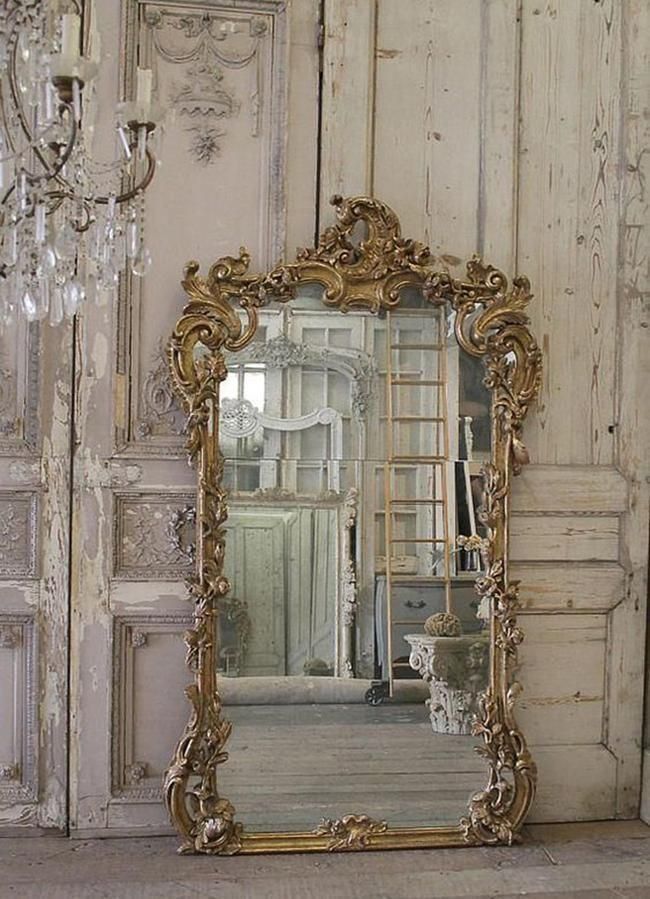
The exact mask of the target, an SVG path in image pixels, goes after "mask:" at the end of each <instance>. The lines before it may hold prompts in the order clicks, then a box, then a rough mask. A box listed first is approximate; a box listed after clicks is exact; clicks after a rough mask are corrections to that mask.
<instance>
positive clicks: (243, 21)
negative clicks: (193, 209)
mask: <svg viewBox="0 0 650 899" xmlns="http://www.w3.org/2000/svg"><path fill="white" fill-rule="evenodd" d="M144 21H145V23H146V25H147V26H148V28H149V30H150V33H151V35H152V40H153V46H154V48H155V50H156V52H157V53H158V55H159V56H160V58H161V59H163V60H165V61H166V62H168V63H171V64H173V65H178V66H186V68H185V71H184V73H183V80H182V81H180V82H175V83H174V84H173V85H172V88H171V92H170V96H169V101H170V105H171V106H172V108H174V109H175V110H176V112H177V114H178V116H179V117H180V118H181V119H182V120H185V121H187V122H188V125H187V128H186V130H187V132H188V134H189V135H190V144H189V152H190V155H191V156H192V157H193V159H194V160H195V162H197V163H198V164H199V165H203V166H208V165H211V164H213V163H214V162H215V161H216V160H217V159H218V157H219V155H220V153H221V142H222V138H223V137H225V135H226V130H225V129H224V128H221V127H220V126H219V124H218V123H219V122H220V121H221V120H223V119H229V118H232V117H234V116H236V115H237V114H238V113H239V110H240V108H241V103H240V102H239V100H238V99H237V98H236V97H235V94H234V90H233V88H232V87H231V86H230V85H229V84H228V81H227V79H226V77H225V71H226V70H231V71H232V70H237V69H245V68H249V67H250V68H251V70H252V81H251V86H250V89H249V95H250V117H251V134H252V136H253V137H257V136H258V135H259V134H260V131H261V119H262V113H263V89H264V71H263V65H262V59H261V53H260V49H261V44H262V41H263V40H264V38H265V37H266V35H267V33H268V23H267V21H266V19H265V18H264V17H263V16H255V15H248V16H243V15H241V14H239V15H237V16H228V15H227V14H226V13H225V12H224V11H218V12H217V11H213V12H212V11H211V12H208V11H205V12H196V13H187V12H186V11H179V10H174V8H173V7H170V8H169V9H165V8H162V9H161V8H160V7H158V6H153V5H152V6H150V7H148V8H147V9H146V11H145V17H144Z"/></svg>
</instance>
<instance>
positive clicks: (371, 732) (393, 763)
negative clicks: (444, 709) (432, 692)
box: [219, 702, 487, 830]
mask: <svg viewBox="0 0 650 899" xmlns="http://www.w3.org/2000/svg"><path fill="white" fill-rule="evenodd" d="M227 717H228V718H229V719H230V720H231V721H232V723H233V725H234V727H233V732H232V736H231V737H230V740H229V743H228V750H229V752H230V758H229V760H228V762H227V763H226V764H225V765H223V766H222V767H221V768H220V771H219V792H220V793H221V795H222V796H226V797H227V798H228V799H230V801H231V802H232V803H233V805H234V806H235V808H236V810H237V818H238V820H241V821H243V822H244V824H245V827H246V829H247V830H313V829H314V828H315V827H316V826H317V825H318V823H319V822H320V820H321V819H322V818H334V819H336V818H341V817H343V816H344V815H347V814H350V813H354V814H366V815H370V817H371V818H375V819H376V820H380V821H388V823H389V824H391V825H392V826H394V827H409V826H414V827H415V826H418V825H431V824H457V823H458V820H459V819H460V817H461V816H462V815H463V814H464V813H465V810H466V808H467V802H468V799H469V797H470V796H471V795H472V793H475V792H476V791H477V790H479V789H481V788H482V787H483V785H484V784H485V781H486V779H487V767H486V764H485V762H484V761H483V760H482V759H481V758H480V757H479V756H477V754H476V753H475V752H474V747H475V746H477V745H478V740H476V739H475V738H473V737H470V736H454V735H451V734H434V733H433V731H432V729H431V724H430V722H429V715H428V710H427V708H426V707H425V705H424V703H423V702H420V703H396V704H389V703H387V704H385V705H380V706H368V705H365V704H350V705H347V704H313V705H294V706H291V705H258V706H233V707H230V708H229V709H228V710H227Z"/></svg>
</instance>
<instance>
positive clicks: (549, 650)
mask: <svg viewBox="0 0 650 899" xmlns="http://www.w3.org/2000/svg"><path fill="white" fill-rule="evenodd" d="M522 624H523V627H524V628H525V633H526V639H525V640H524V643H523V644H522V646H521V647H520V654H519V662H520V664H519V668H518V672H517V678H518V680H519V681H520V682H521V683H522V684H523V685H524V692H523V694H522V697H521V700H520V703H519V706H518V712H517V719H518V721H519V723H520V724H521V726H522V728H523V730H524V732H525V733H526V735H527V737H528V739H529V740H530V741H531V742H532V743H535V744H541V745H544V746H546V745H553V744H566V743H580V744H586V743H600V741H601V737H602V733H603V716H604V706H605V682H604V677H603V671H604V668H605V656H606V651H607V617H606V616H605V615H586V614H580V615H571V614H565V615H557V616H554V615H533V614H528V615H526V617H525V620H524V621H523V622H522ZM578 652H579V654H580V664H579V665H576V664H575V659H576V654H577V653H578Z"/></svg>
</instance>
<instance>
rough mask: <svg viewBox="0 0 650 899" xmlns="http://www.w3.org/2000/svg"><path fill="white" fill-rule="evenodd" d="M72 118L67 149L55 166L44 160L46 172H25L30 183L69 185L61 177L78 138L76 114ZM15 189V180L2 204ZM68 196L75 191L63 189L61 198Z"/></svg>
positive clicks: (3, 204) (27, 214) (28, 213)
mask: <svg viewBox="0 0 650 899" xmlns="http://www.w3.org/2000/svg"><path fill="white" fill-rule="evenodd" d="M62 105H63V106H66V107H68V108H70V104H62ZM70 118H71V121H72V129H71V132H70V137H69V138H68V143H67V144H66V147H65V150H64V151H63V153H62V154H61V155H60V156H59V158H58V160H57V163H56V165H54V166H53V168H50V167H49V164H48V163H47V162H46V161H45V160H43V164H44V166H45V167H46V171H45V172H43V173H42V174H40V175H35V174H31V173H30V172H25V176H26V178H27V180H28V182H29V183H30V184H40V183H41V182H47V181H52V180H56V181H57V182H58V183H59V184H60V185H65V186H69V185H68V184H67V182H66V180H65V178H62V177H61V172H62V171H63V169H64V167H65V166H66V164H67V162H68V161H69V159H70V157H71V156H72V151H73V150H74V145H75V143H76V140H77V131H78V129H77V123H76V122H75V119H74V116H71V117H70ZM15 190H16V183H15V182H14V183H13V184H11V186H10V187H9V188H8V189H7V191H6V192H5V195H4V196H3V198H2V200H0V206H5V205H6V203H7V201H8V200H9V198H10V197H11V195H12V194H13V193H14V192H15ZM48 196H49V195H48ZM52 196H56V194H52ZM66 196H69V197H74V193H73V192H72V191H70V192H69V193H65V192H63V191H61V192H60V198H61V199H62V200H63V199H65V197H66ZM32 212H33V210H31V209H30V210H29V211H28V212H26V213H25V215H22V216H20V217H19V218H18V219H17V221H22V220H23V219H25V218H27V217H28V216H29V215H31V214H32Z"/></svg>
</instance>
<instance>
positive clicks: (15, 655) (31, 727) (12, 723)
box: [0, 615, 38, 804]
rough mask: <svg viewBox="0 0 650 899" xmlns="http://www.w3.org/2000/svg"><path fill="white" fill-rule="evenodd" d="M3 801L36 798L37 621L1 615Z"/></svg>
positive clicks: (0, 794) (0, 775)
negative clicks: (35, 626) (35, 622)
mask: <svg viewBox="0 0 650 899" xmlns="http://www.w3.org/2000/svg"><path fill="white" fill-rule="evenodd" d="M0 683H1V684H2V689H0V804H2V803H15V802H26V801H27V802H29V801H35V800H36V795H37V783H36V746H37V740H38V732H37V729H38V723H37V715H36V702H37V685H36V653H35V629H34V621H33V619H32V618H31V617H30V616H27V615H0Z"/></svg>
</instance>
